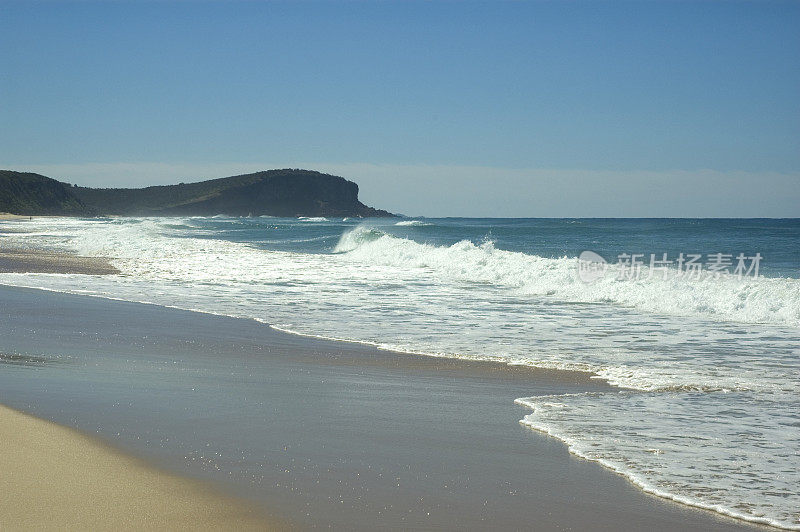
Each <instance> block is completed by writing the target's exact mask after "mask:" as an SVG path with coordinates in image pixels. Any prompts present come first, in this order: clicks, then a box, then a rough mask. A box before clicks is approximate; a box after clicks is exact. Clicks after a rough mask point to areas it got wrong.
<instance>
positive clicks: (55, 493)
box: [0, 405, 278, 530]
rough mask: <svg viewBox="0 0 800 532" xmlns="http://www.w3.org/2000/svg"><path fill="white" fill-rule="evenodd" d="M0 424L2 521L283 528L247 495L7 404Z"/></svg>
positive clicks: (28, 525)
mask: <svg viewBox="0 0 800 532" xmlns="http://www.w3.org/2000/svg"><path fill="white" fill-rule="evenodd" d="M0 432H2V433H3V434H4V436H3V453H2V454H0V469H2V471H3V475H0V490H2V492H3V494H4V495H3V497H2V498H0V528H7V529H12V530H17V529H34V528H35V529H37V530H80V529H84V530H86V529H106V530H110V529H122V530H130V529H140V530H141V529H150V530H152V529H172V530H214V529H222V528H224V527H228V526H233V527H236V528H237V529H243V530H267V529H270V530H271V529H277V528H278V527H277V526H276V525H275V524H274V523H271V522H269V521H268V520H267V518H266V517H264V516H261V515H260V513H259V512H258V511H257V510H256V509H254V508H252V507H249V506H248V505H246V504H244V503H243V502H242V501H238V500H234V499H232V498H230V497H226V496H223V495H220V494H218V493H215V492H213V491H211V490H210V489H209V488H208V487H207V486H203V485H201V484H200V483H199V482H197V481H193V480H189V479H186V478H180V477H177V476H175V475H171V474H167V473H164V472H162V471H159V470H157V469H154V468H153V467H151V466H150V465H148V464H145V463H143V462H141V461H139V460H137V459H135V458H132V457H130V456H128V455H125V454H122V453H120V452H118V451H116V450H115V449H113V448H110V447H108V446H107V445H105V444H103V443H101V442H98V441H96V440H94V439H93V438H91V437H89V436H87V435H84V434H82V433H79V432H77V431H75V430H74V429H71V428H68V427H63V426H61V425H58V424H55V423H52V422H49V421H47V420H43V419H40V418H37V417H34V416H30V415H28V414H25V413H23V412H19V411H17V410H14V409H10V408H8V407H5V406H2V405H0Z"/></svg>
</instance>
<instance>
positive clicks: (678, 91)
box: [0, 0, 800, 216]
mask: <svg viewBox="0 0 800 532" xmlns="http://www.w3.org/2000/svg"><path fill="white" fill-rule="evenodd" d="M262 164H270V165H274V166H299V165H301V164H302V165H304V166H308V165H313V166H316V167H317V168H319V169H321V170H329V171H339V173H344V172H346V171H348V170H349V171H350V175H346V177H351V178H354V179H355V180H356V181H358V182H359V183H360V184H361V188H362V195H364V196H365V199H369V201H371V202H372V203H375V204H378V206H382V207H383V206H386V207H390V208H393V209H395V210H400V211H402V212H409V213H422V214H428V215H435V214H465V215H469V214H474V215H481V214H495V215H496V214H502V213H506V214H508V215H516V216H523V215H530V216H536V215H558V214H559V213H563V214H564V215H570V216H571V215H576V213H575V212H573V211H575V210H578V211H581V212H583V213H586V214H587V215H618V216H626V215H642V214H646V213H641V212H639V210H637V208H638V209H640V208H641V205H642V204H644V205H650V206H651V207H652V206H654V205H656V204H655V203H654V200H653V197H652V196H653V193H654V191H653V190H652V189H650V188H648V187H647V186H644V187H643V186H641V180H642V179H643V177H642V176H645V177H644V179H645V181H646V179H647V177H646V176H651V178H652V179H654V180H659V179H667V180H669V179H672V178H673V176H674V175H679V176H683V179H684V181H685V182H681V183H682V185H681V186H684V187H685V186H691V184H692V183H694V182H695V180H697V179H699V180H702V179H704V177H703V176H706V178H707V177H708V175H709V172H711V173H713V175H714V176H715V177H714V179H716V180H717V181H714V182H716V183H719V184H720V186H725V183H726V182H727V181H726V179H727V177H726V176H729V177H730V179H731V181H730V183H731V186H735V187H740V188H742V190H741V191H740V192H741V196H737V195H736V193H735V191H734V193H733V194H732V195H731V193H730V191H728V192H727V193H728V194H729V195H730V196H731V197H733V198H738V203H737V202H730V201H727V202H722V203H720V202H719V198H718V197H716V194H715V190H716V189H717V187H716V186H708V183H706V186H704V187H701V188H703V190H704V191H705V192H703V193H704V194H707V196H697V194H699V192H698V193H697V194H695V195H694V196H692V191H691V190H688V191H685V193H686V194H687V195H689V196H692V198H690V200H689V203H688V205H689V207H687V203H685V202H684V203H683V204H675V205H672V204H669V205H666V206H665V208H668V209H667V210H669V209H671V210H669V212H674V213H676V215H688V216H692V215H694V216H703V215H716V216H723V215H725V214H726V213H728V214H730V215H732V216H735V215H737V212H733V211H735V210H736V209H737V208H739V207H741V205H747V201H746V200H749V199H751V198H752V193H753V192H752V190H751V191H748V190H747V186H746V185H747V184H748V183H750V184H751V188H752V189H755V190H756V191H757V192H758V194H761V195H763V197H761V196H759V201H761V202H766V204H763V205H761V206H760V207H758V208H756V207H754V208H753V210H752V212H750V211H748V212H746V213H742V212H739V213H738V214H742V215H764V216H769V215H771V214H772V215H780V216H792V215H794V216H800V207H798V205H800V2H797V1H794V2H771V1H758V2H755V1H754V2H724V1H723V2H711V1H705V2H676V1H667V2H656V1H637V2H587V3H584V2H522V3H510V2H485V3H472V2H432V3H414V2H397V3H393V2H380V3H362V2H346V3H344V2H320V3H316V2H315V3H309V2H298V3H278V2H270V3H262V2H245V3H230V2H189V1H184V2H178V3H168V2H144V3H143V2H77V3H70V2H58V3H56V2H4V1H2V0H0V167H4V168H29V169H39V170H47V171H49V175H52V176H53V177H56V178H63V179H65V180H73V181H78V182H82V183H85V184H94V185H98V184H113V185H123V184H124V185H128V186H138V185H146V184H153V183H155V182H158V183H165V182H171V181H177V180H187V179H192V178H196V179H200V178H205V177H216V176H219V175H227V173H236V171H237V170H238V169H242V170H243V171H244V170H249V169H252V168H257V167H260V165H262ZM98 168H100V169H101V170H98ZM134 168H137V169H138V170H137V171H134V170H133V169H134ZM228 170H229V172H227V173H226V171H228ZM219 172H222V173H221V174H220V173H219ZM548 172H549V173H548ZM570 172H574V174H570ZM483 175H486V176H494V178H495V179H497V180H498V183H502V184H503V186H504V187H507V188H509V191H507V193H505V194H503V193H499V194H491V193H489V195H488V196H487V195H486V192H485V191H480V190H479V189H477V188H473V189H470V188H468V187H466V183H467V182H473V181H475V180H476V179H477V180H479V178H480V176H483ZM565 175H567V176H569V175H579V176H584V178H583V179H585V180H588V181H591V182H592V183H594V184H593V186H594V187H595V188H592V187H591V186H590V187H589V188H590V189H591V190H592V192H591V194H589V193H587V192H586V191H583V192H581V190H583V188H582V187H581V186H580V185H579V182H580V180H577V181H576V180H572V181H571V182H573V181H574V182H573V185H572V187H573V188H565V187H564V186H563V176H565ZM423 176H424V177H423ZM465 176H466V177H465ZM536 176H538V177H536ZM547 176H551V177H549V178H548V177H547ZM558 176H561V177H558ZM654 176H655V177H654ZM659 176H660V177H659ZM487 179H488V178H487ZM548 179H549V180H548ZM712 181H713V179H712ZM400 183H405V184H408V185H409V186H411V187H414V188H415V190H413V191H410V192H409V191H408V190H406V189H405V188H403V187H401V186H400ZM576 183H577V184H576ZM637 183H638V184H637ZM628 185H631V186H633V187H634V188H636V191H634V192H631V191H629V190H628V188H630V187H628ZM548 186H551V187H555V189H557V190H559V194H558V195H557V196H558V197H561V196H570V195H572V197H571V198H570V197H564V198H563V203H559V200H558V198H554V200H555V201H556V203H555V204H553V201H554V200H551V199H548V201H547V204H546V205H545V204H542V203H541V200H538V203H537V199H536V198H535V197H534V196H537V197H539V198H541V195H538V194H536V190H537V189H538V187H548ZM420 187H421V188H422V191H423V192H425V193H426V194H431V193H432V194H437V201H436V202H435V203H431V202H430V201H428V200H429V198H427V199H423V198H420V194H419V191H420V190H419V189H420ZM426 187H427V188H426ZM465 187H466V188H465ZM515 187H520V190H526V191H528V192H526V194H531V201H530V202H529V203H525V202H524V201H520V200H519V198H518V197H517V195H516V194H514V189H515ZM531 187H534V189H531ZM559 187H561V188H559ZM576 187H577V189H576ZM603 190H615V191H617V193H619V194H623V196H624V199H625V201H623V204H622V205H617V204H613V205H614V209H616V211H614V212H610V211H608V208H609V207H610V205H611V204H609V205H607V206H606V207H604V206H603V203H602V201H601V202H600V205H598V201H599V199H598V198H597V197H596V194H597V193H598V191H599V192H600V193H602V191H603ZM626 190H627V192H626ZM404 194H405V195H404ZM447 194H451V195H452V196H453V198H454V200H453V201H452V202H450V203H448V201H446V198H444V197H442V196H444V195H447ZM475 194H480V197H475ZM625 194H627V195H625ZM459 195H460V199H458V197H459ZM584 196H585V197H584ZM470 198H474V199H473V200H472V201H471V202H470ZM681 198H682V196H681V195H680V194H677V195H676V196H675V198H674V199H671V200H670V201H674V202H680V201H681ZM715 198H716V199H715ZM639 200H640V201H639ZM592 201H594V203H592ZM715 201H716V203H714V202H715ZM576 202H577V203H576ZM709 202H711V203H709ZM509 205H513V208H510V207H509ZM625 205H628V206H629V208H627V210H626V207H625ZM637 205H638V207H637ZM704 205H706V206H709V205H713V208H712V209H711V212H705V213H704V212H700V211H701V210H702V209H703V206H704ZM687 208H688V210H686V209H687ZM543 209H544V210H546V211H547V212H546V213H544V214H543ZM604 209H605V210H604ZM620 209H621V210H622V211H625V212H617V211H619V210H620ZM759 209H760V210H759ZM607 211H608V212H607ZM653 215H664V213H655V212H654V213H653Z"/></svg>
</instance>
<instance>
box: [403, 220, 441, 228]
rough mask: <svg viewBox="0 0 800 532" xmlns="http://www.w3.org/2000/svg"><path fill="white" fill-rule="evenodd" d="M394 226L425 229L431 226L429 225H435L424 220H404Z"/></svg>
mask: <svg viewBox="0 0 800 532" xmlns="http://www.w3.org/2000/svg"><path fill="white" fill-rule="evenodd" d="M394 225H399V226H408V227H424V226H429V225H433V224H431V223H429V222H423V221H422V220H402V221H400V222H397V223H396V224H394Z"/></svg>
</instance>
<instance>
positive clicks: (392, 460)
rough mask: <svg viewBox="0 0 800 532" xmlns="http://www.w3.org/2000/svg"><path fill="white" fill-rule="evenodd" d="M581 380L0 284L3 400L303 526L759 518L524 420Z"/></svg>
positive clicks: (713, 526) (554, 525) (735, 525)
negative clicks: (596, 458)
mask: <svg viewBox="0 0 800 532" xmlns="http://www.w3.org/2000/svg"><path fill="white" fill-rule="evenodd" d="M590 377H591V376H590V375H587V374H583V373H576V372H558V371H540V370H533V369H530V368H523V367H508V366H505V365H500V364H494V363H489V362H468V361H458V360H452V359H436V358H429V357H421V356H415V355H406V354H399V353H391V352H386V351H380V350H378V349H375V348H372V347H369V346H363V345H358V344H350V343H343V342H332V341H324V340H317V339H310V338H303V337H298V336H294V335H289V334H284V333H281V332H278V331H275V330H273V329H271V328H269V327H267V326H265V325H263V324H261V323H257V322H255V321H252V320H244V319H234V318H226V317H219V316H211V315H206V314H198V313H193V312H188V311H181V310H175V309H169V308H164V307H158V306H153V305H143V304H136V303H126V302H120V301H110V300H104V299H96V298H89V297H84V296H75V295H66V294H57V293H49V292H44V291H38V290H30V289H20V288H9V287H0V402H2V403H4V404H7V405H10V406H12V407H14V408H17V409H21V410H24V411H26V412H30V413H32V414H34V415H37V416H39V417H42V418H45V419H49V420H53V421H55V422H57V423H61V424H63V425H67V426H70V427H75V428H77V429H79V430H81V431H82V432H84V433H89V434H95V435H97V436H98V437H100V438H102V439H103V441H105V442H108V443H110V444H112V445H113V446H115V447H116V448H119V449H122V450H124V451H126V452H128V453H130V454H132V455H134V456H137V457H139V458H143V459H146V460H148V461H149V462H150V463H153V464H155V465H156V466H158V467H161V468H166V469H169V470H170V471H172V472H174V473H177V474H180V475H184V476H188V477H192V478H196V479H200V480H204V481H207V482H209V483H212V484H213V485H215V486H217V487H219V488H220V489H224V490H226V491H227V492H228V493H230V494H231V495H235V496H238V497H241V498H243V499H247V500H249V501H251V502H252V503H254V504H256V505H258V506H259V507H260V508H262V509H263V511H264V512H266V513H267V514H269V515H280V516H283V517H285V518H286V519H288V520H289V521H290V522H292V523H294V524H296V525H298V526H299V527H301V528H309V527H314V526H320V527H321V526H325V527H327V526H332V527H334V528H344V529H360V530H367V529H376V528H383V529H402V528H424V529H432V528H434V529H445V530H451V529H487V528H492V529H502V530H514V529H537V530H557V529H575V530H585V529H592V530H626V529H639V530H641V529H648V530H738V529H741V530H754V529H762V530H763V529H767V528H766V527H760V526H755V525H750V524H748V523H744V522H740V521H736V520H733V519H730V518H726V517H723V516H719V515H717V514H714V513H712V512H708V511H703V510H698V509H694V508H689V507H685V506H681V505H679V504H677V503H674V502H671V501H667V500H663V499H660V498H658V497H654V496H650V495H647V494H644V493H642V492H641V491H639V490H638V489H637V488H636V487H634V486H633V485H631V484H630V483H629V482H628V481H627V480H626V479H624V478H623V477H621V476H619V475H616V474H614V473H611V472H610V471H608V470H606V469H604V468H602V467H601V466H600V465H598V464H595V463H592V462H588V461H584V460H581V459H578V458H576V457H574V456H572V455H570V454H569V453H568V452H567V450H566V448H565V446H564V445H563V444H561V443H560V442H558V441H556V440H554V439H552V438H550V437H548V436H546V435H543V434H540V433H537V432H534V431H531V430H529V429H526V428H525V427H522V426H521V425H519V423H518V421H519V420H520V419H521V418H522V417H523V416H524V415H525V414H526V413H527V412H528V410H527V409H525V408H523V407H521V406H519V405H515V404H514V403H513V401H514V399H515V398H518V397H525V396H531V395H539V394H553V393H565V392H581V391H591V390H598V391H599V390H603V389H606V390H607V389H608V385H607V384H605V383H603V382H602V381H598V380H596V379H592V378H590Z"/></svg>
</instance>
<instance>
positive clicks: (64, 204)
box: [0, 170, 90, 216]
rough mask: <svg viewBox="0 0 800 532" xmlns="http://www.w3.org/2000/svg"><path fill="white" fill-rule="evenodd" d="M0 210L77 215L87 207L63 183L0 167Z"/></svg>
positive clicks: (36, 213) (32, 213) (86, 212)
mask: <svg viewBox="0 0 800 532" xmlns="http://www.w3.org/2000/svg"><path fill="white" fill-rule="evenodd" d="M0 212H9V213H12V214H22V215H31V216H32V215H38V216H43V215H67V216H80V215H86V214H89V212H90V210H89V209H87V207H86V206H85V205H84V204H83V202H81V200H79V199H78V198H77V197H76V196H75V194H73V193H72V188H71V187H70V186H69V185H67V184H65V183H61V182H60V181H56V180H55V179H50V178H49V177H45V176H43V175H39V174H32V173H29V172H12V171H11V170H0Z"/></svg>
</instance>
